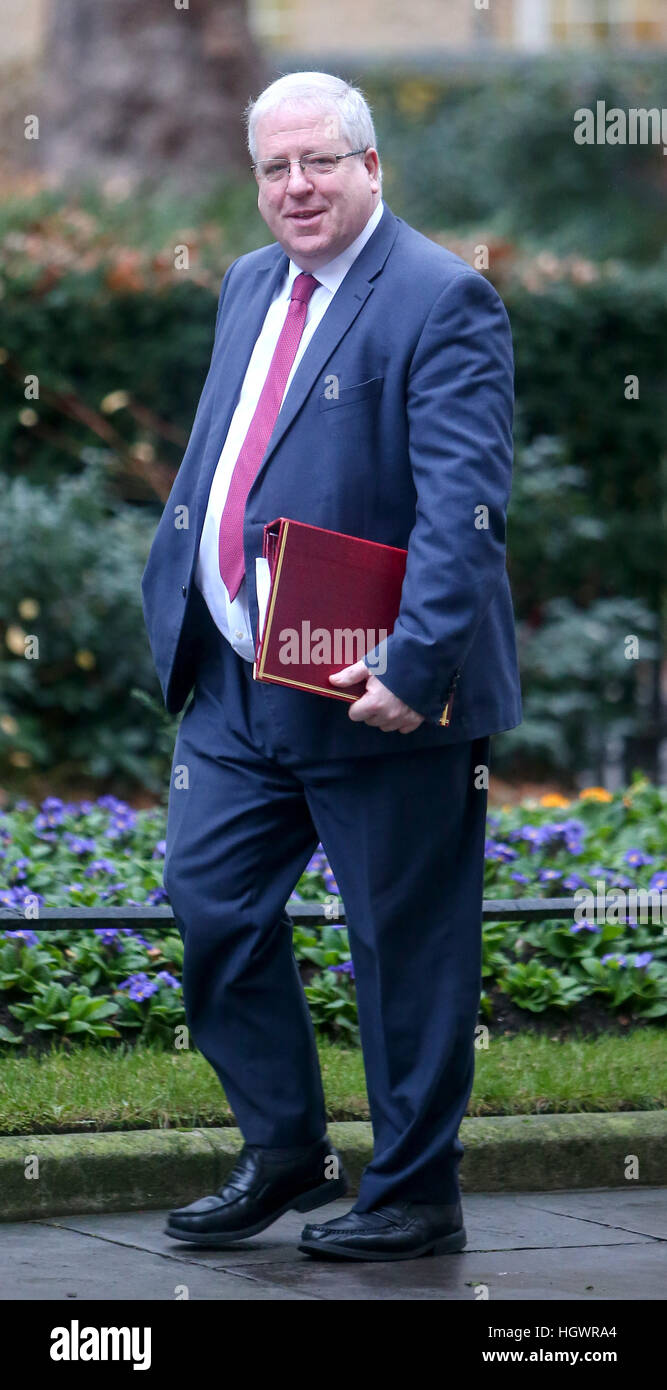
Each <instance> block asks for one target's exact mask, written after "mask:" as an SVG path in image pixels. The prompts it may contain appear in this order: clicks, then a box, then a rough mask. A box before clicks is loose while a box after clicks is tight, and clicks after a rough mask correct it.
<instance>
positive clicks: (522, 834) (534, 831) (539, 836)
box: [507, 825, 544, 849]
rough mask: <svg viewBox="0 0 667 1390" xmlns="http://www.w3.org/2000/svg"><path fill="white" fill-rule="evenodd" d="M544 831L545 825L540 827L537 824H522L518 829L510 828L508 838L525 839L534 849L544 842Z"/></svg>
mask: <svg viewBox="0 0 667 1390" xmlns="http://www.w3.org/2000/svg"><path fill="white" fill-rule="evenodd" d="M543 831H544V827H540V828H539V829H538V827H537V826H536V825H520V826H518V827H517V829H516V830H510V831H509V833H508V835H507V838H508V840H525V841H526V844H529V845H530V846H531V848H532V849H536V848H537V846H538V845H541V844H542V843H543V840H544V834H543Z"/></svg>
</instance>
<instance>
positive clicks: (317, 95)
mask: <svg viewBox="0 0 667 1390" xmlns="http://www.w3.org/2000/svg"><path fill="white" fill-rule="evenodd" d="M280 106H290V107H292V109H298V108H301V107H303V106H306V107H308V108H309V110H311V111H312V112H313V113H321V114H323V115H327V114H329V113H335V115H336V117H337V122H338V126H339V129H340V132H341V136H342V137H343V138H344V139H345V140H348V141H349V144H350V149H351V150H357V149H361V148H365V147H368V146H370V145H372V146H373V148H377V147H376V144H375V129H374V126H373V117H372V116H371V108H370V106H369V105H368V102H367V101H366V98H365V96H364V94H363V92H362V91H360V89H359V88H358V87H353V86H351V84H350V83H349V82H345V81H343V78H342V77H334V76H333V74H332V73H330V72H288V73H285V75H284V76H283V77H278V78H276V81H275V82H271V84H270V85H269V86H268V87H265V88H264V91H263V92H260V95H259V96H258V97H257V99H256V100H255V101H249V102H248V105H247V106H246V109H245V119H246V124H247V129H248V149H249V150H250V158H251V159H252V161H253V163H254V162H255V161H256V159H257V122H258V120H259V119H260V117H261V116H265V115H267V113H268V112H270V111H276V110H277V109H278V108H279V107H280ZM378 178H379V183H380V191H382V166H380V168H379V170H378Z"/></svg>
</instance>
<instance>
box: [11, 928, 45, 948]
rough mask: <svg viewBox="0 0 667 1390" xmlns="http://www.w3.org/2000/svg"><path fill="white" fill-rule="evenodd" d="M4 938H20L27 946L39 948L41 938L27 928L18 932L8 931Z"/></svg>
mask: <svg viewBox="0 0 667 1390" xmlns="http://www.w3.org/2000/svg"><path fill="white" fill-rule="evenodd" d="M3 935H4V936H14V937H20V938H21V940H22V941H24V942H25V944H26V946H39V937H38V935H37V933H36V932H34V931H29V930H28V928H27V927H23V928H19V930H18V931H6V932H4V933H3Z"/></svg>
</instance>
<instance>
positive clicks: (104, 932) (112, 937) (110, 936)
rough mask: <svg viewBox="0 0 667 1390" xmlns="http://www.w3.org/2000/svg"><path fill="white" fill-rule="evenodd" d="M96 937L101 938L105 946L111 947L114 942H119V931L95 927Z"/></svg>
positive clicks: (112, 928) (113, 928)
mask: <svg viewBox="0 0 667 1390" xmlns="http://www.w3.org/2000/svg"><path fill="white" fill-rule="evenodd" d="M93 930H94V932H95V935H96V936H99V938H100V941H101V942H102V945H103V946H110V945H111V944H112V942H117V941H118V930H117V928H116V927H94V928H93Z"/></svg>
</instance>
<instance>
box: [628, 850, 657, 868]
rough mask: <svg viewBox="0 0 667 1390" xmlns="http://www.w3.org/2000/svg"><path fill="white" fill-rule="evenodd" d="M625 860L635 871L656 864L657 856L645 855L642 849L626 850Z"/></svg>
mask: <svg viewBox="0 0 667 1390" xmlns="http://www.w3.org/2000/svg"><path fill="white" fill-rule="evenodd" d="M623 858H624V860H625V862H626V864H632V867H633V868H634V869H638V868H640V867H641V865H642V864H655V856H654V855H652V854H644V851H643V850H641V849H626V851H625V854H624V855H623Z"/></svg>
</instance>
